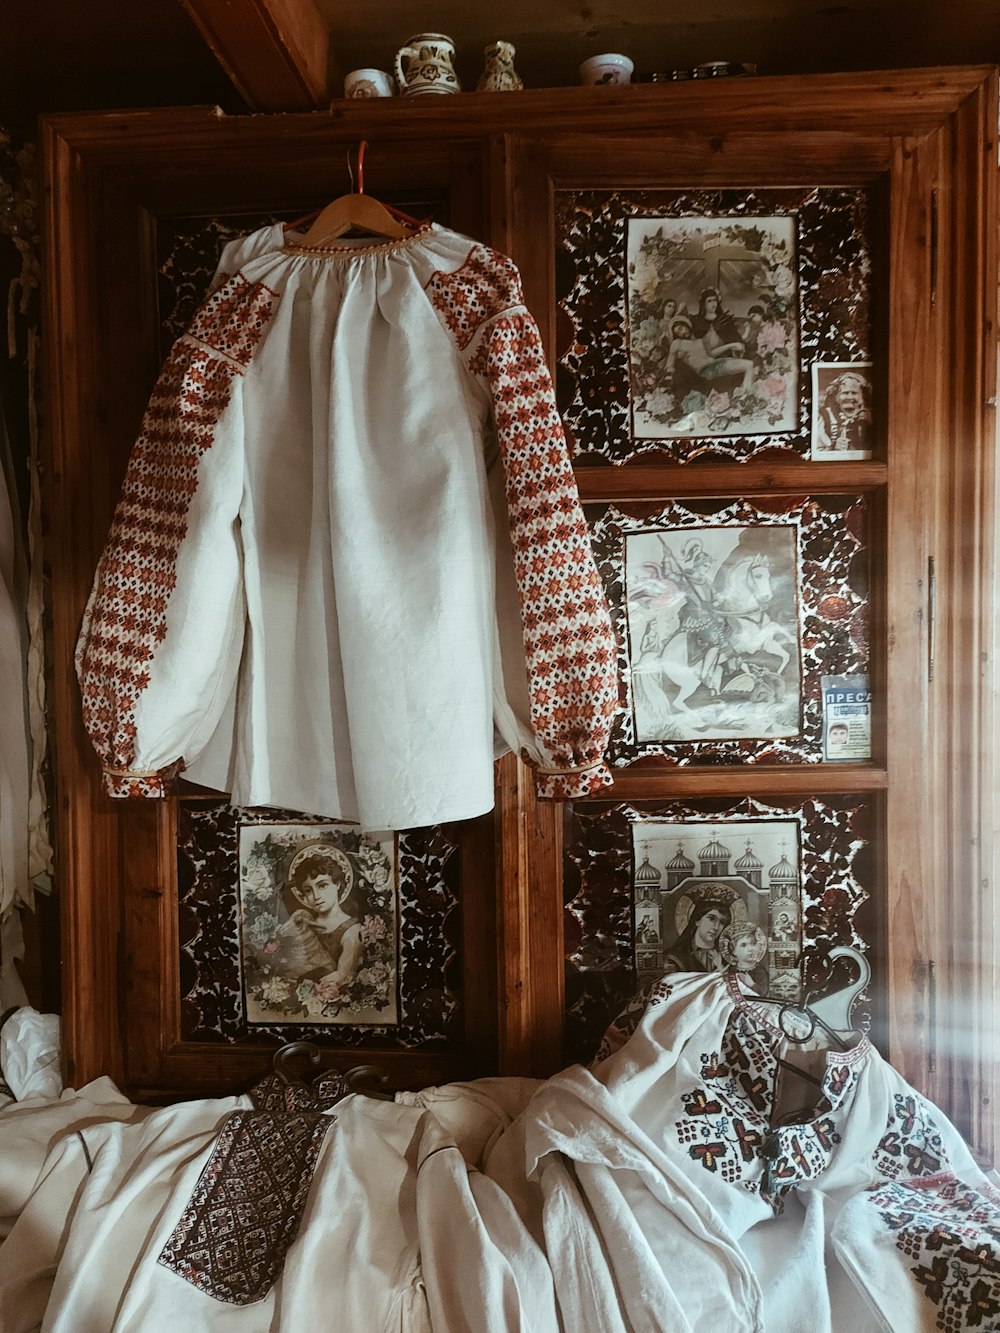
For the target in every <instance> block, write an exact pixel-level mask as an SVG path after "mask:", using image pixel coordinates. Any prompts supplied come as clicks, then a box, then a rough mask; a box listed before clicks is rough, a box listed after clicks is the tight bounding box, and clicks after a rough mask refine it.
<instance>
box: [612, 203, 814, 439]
mask: <svg viewBox="0 0 1000 1333" xmlns="http://www.w3.org/2000/svg"><path fill="white" fill-rule="evenodd" d="M795 241H796V238H795V219H794V218H793V217H739V218H738V217H681V218H672V217H632V218H629V220H628V228H627V241H626V260H627V273H626V277H627V287H628V295H627V313H628V339H629V371H630V380H631V400H632V428H633V434H634V436H635V437H636V438H637V439H646V440H655V439H665V438H671V437H678V436H708V437H711V436H727V435H759V434H772V435H773V434H780V433H782V432H785V431H795V430H797V429H798V424H799V393H798V374H799V370H798V366H799V352H798V347H799V330H798V281H797V276H796V258H795Z"/></svg>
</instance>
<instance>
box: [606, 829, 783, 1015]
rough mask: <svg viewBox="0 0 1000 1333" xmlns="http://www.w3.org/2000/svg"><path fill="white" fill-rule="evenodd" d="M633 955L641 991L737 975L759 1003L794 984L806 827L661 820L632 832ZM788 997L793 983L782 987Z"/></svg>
mask: <svg viewBox="0 0 1000 1333" xmlns="http://www.w3.org/2000/svg"><path fill="white" fill-rule="evenodd" d="M631 833H632V848H633V851H632V860H633V864H634V865H635V873H634V876H633V881H632V883H633V903H634V906H633V954H634V958H635V975H636V982H637V985H638V986H639V987H640V988H641V987H642V986H643V985H644V984H646V983H648V982H652V981H655V980H656V979H657V977H661V976H663V975H664V974H666V973H668V972H716V971H721V970H722V969H723V968H724V967H726V966H731V965H735V966H736V967H737V970H738V971H740V972H741V973H743V974H744V975H745V977H746V978H747V980H748V982H749V984H750V985H751V986H752V987H753V989H754V990H755V991H756V992H757V993H758V994H760V995H768V994H771V993H772V985H773V983H774V981H775V980H776V979H777V978H778V977H779V976H781V977H783V976H784V975H785V974H789V973H790V974H794V977H795V993H794V994H793V995H790V996H786V995H782V997H781V998H782V999H799V998H800V994H799V992H800V989H801V977H800V976H799V973H798V971H797V970H796V969H797V967H798V958H799V954H800V952H801V948H802V938H801V929H802V881H801V872H800V864H801V858H800V853H799V839H800V834H801V827H800V825H799V823H798V822H797V821H796V820H793V819H756V820H751V819H748V820H743V821H739V822H738V823H737V822H736V821H733V822H731V823H728V824H726V825H723V826H721V827H719V828H716V827H714V826H713V825H711V824H709V825H708V826H707V827H706V826H705V825H703V824H691V823H682V822H673V821H670V820H662V819H649V820H646V819H637V820H635V821H634V823H633V824H632V826H631ZM780 984H781V987H782V989H785V988H786V985H787V983H786V982H785V981H784V980H783V981H782V982H781V983H780Z"/></svg>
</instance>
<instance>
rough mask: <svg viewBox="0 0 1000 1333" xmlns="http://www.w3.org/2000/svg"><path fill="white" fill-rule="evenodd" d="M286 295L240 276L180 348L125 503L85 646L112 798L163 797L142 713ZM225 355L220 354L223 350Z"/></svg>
mask: <svg viewBox="0 0 1000 1333" xmlns="http://www.w3.org/2000/svg"><path fill="white" fill-rule="evenodd" d="M274 300H275V294H274V292H272V291H271V290H270V289H269V288H267V287H265V286H263V284H261V283H250V282H247V280H246V279H245V278H243V277H240V276H239V275H237V276H236V277H235V278H232V279H230V281H229V282H227V283H226V284H225V285H224V286H222V287H220V288H219V290H218V291H216V292H215V293H213V294H212V295H211V296H210V297H209V298H208V299H207V300H206V301H205V302H204V303H203V304H202V305H201V307H200V308H199V310H198V311H197V313H196V314H195V317H194V319H193V321H192V323H191V326H190V330H189V333H190V335H191V339H197V342H194V341H191V340H190V339H188V338H187V337H184V336H182V337H181V338H179V339H178V341H177V342H176V343H175V344H174V347H173V348H172V350H171V352H170V355H169V357H168V358H167V361H166V364H165V365H164V367H163V370H162V371H161V372H160V377H159V379H158V380H157V383H156V387H155V389H154V390H153V394H152V397H151V398H150V401H149V406H148V407H147V409H146V414H145V417H144V419H143V423H142V430H141V432H140V435H139V438H138V440H137V441H136V444H135V447H134V448H133V450H132V456H131V458H130V459H129V465H128V471H127V472H126V476H125V483H124V486H123V488H122V494H121V499H120V500H119V502H118V507H117V509H116V511H115V517H114V522H113V524H112V527H111V533H110V536H109V538H108V544H107V546H106V548H105V550H104V554H103V555H102V557H101V561H100V564H99V566H98V570H97V576H96V578H95V580H94V589H93V592H92V593H91V598H90V602H89V604H88V607H87V612H86V615H85V617H84V623H83V628H82V630H81V633H80V639H79V642H78V644H77V654H76V666H77V675H78V676H79V679H80V685H81V689H82V693H83V720H84V726H85V727H86V729H87V732H88V734H89V735H90V738H91V741H92V742H93V744H94V748H95V749H96V750H97V752H98V754H99V755H100V756H101V759H102V761H103V763H104V765H105V767H106V768H107V769H111V770H120V771H118V772H109V773H106V774H105V789H106V790H107V792H108V794H109V795H110V796H162V795H164V783H163V781H162V780H161V778H160V777H159V776H157V775H155V774H149V773H142V774H141V775H136V774H133V773H130V772H129V771H128V770H131V769H135V768H142V767H144V766H143V765H140V764H137V763H136V720H135V708H136V704H137V702H138V700H139V696H140V695H141V694H142V692H143V690H145V689H146V688H147V687H148V685H149V681H150V667H151V664H152V661H153V658H154V656H155V654H156V650H157V647H158V646H159V645H160V644H161V643H162V642H163V640H164V639H165V638H166V635H167V606H168V604H169V601H170V596H171V593H172V592H173V589H174V584H175V570H176V566H177V553H178V550H179V549H180V545H181V542H182V541H183V540H184V537H185V534H186V532H187V515H188V511H189V509H190V506H191V501H192V499H193V497H194V495H195V492H196V491H197V489H198V469H199V466H200V463H201V459H202V457H203V455H204V454H205V452H206V451H207V450H208V449H210V448H211V447H212V443H213V441H214V433H215V427H216V425H217V423H218V421H219V418H220V417H221V416H222V413H223V411H224V410H225V408H226V406H227V404H228V403H229V400H230V398H231V396H232V391H233V385H234V382H235V380H236V377H237V375H239V374H241V373H242V372H241V371H240V366H246V365H247V364H248V363H249V361H250V358H251V356H252V355H253V350H254V347H255V346H256V344H257V342H259V340H260V338H261V335H262V334H263V332H264V329H265V327H266V325H267V322H268V320H269V318H270V315H271V310H272V306H273V304H274ZM216 352H218V353H219V355H216V354H215V353H216Z"/></svg>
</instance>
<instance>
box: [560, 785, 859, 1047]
mask: <svg viewBox="0 0 1000 1333" xmlns="http://www.w3.org/2000/svg"><path fill="white" fill-rule="evenodd" d="M769 818H770V819H784V820H789V819H792V820H796V821H797V822H798V824H799V825H800V829H801V837H800V857H801V860H800V867H801V893H802V917H801V929H802V953H801V959H800V967H801V976H802V985H803V988H804V990H805V991H807V992H808V991H815V990H819V989H821V988H823V987H824V986H825V983H826V982H827V981H828V979H829V978H830V976H831V968H830V964H829V962H828V961H827V957H826V955H827V954H828V953H829V950H830V949H831V948H833V947H834V946H835V945H844V944H846V945H852V946H854V947H855V948H860V949H863V950H865V949H868V947H869V945H870V943H871V939H870V934H871V929H872V927H871V922H870V920H868V919H867V916H866V914H865V912H864V907H865V904H866V903H868V902H869V900H870V897H871V893H872V888H873V870H872V866H871V863H870V861H869V859H868V858H869V850H870V846H871V840H872V833H871V830H872V822H873V811H872V807H871V804H870V803H869V801H867V800H865V799H861V798H858V797H856V796H852V797H846V796H845V797H827V798H825V799H824V800H822V801H820V800H817V799H815V798H809V799H807V800H805V801H797V802H794V801H793V802H787V803H781V804H779V803H773V802H764V801H760V800H756V799H755V798H753V797H742V798H740V799H738V800H735V801H724V800H718V801H698V802H681V801H670V802H656V803H653V802H648V803H647V802H643V803H641V804H635V805H632V804H624V803H623V804H620V805H613V806H612V805H606V804H604V803H603V802H602V803H601V804H600V805H597V804H592V803H580V804H578V805H576V806H574V807H573V811H572V816H571V818H570V821H569V827H568V831H567V837H566V852H565V861H564V876H563V880H564V918H563V919H564V939H565V960H566V963H565V968H566V1045H567V1049H566V1051H565V1052H564V1054H565V1055H566V1057H567V1058H568V1059H576V1060H582V1061H585V1062H586V1061H589V1060H590V1059H592V1058H593V1055H594V1052H595V1051H596V1050H597V1046H598V1043H599V1041H600V1038H601V1034H602V1033H603V1031H604V1028H605V1027H606V1026H607V1024H608V1023H609V1022H610V1020H611V1019H612V1018H613V1017H614V1016H615V1014H616V1013H618V1012H620V1010H621V1009H622V1008H623V1007H624V1006H625V1005H626V1004H627V1003H628V1002H629V1001H630V1000H631V999H632V997H633V995H634V994H635V990H636V980H635V970H634V963H633V952H632V951H633V941H632V915H633V896H634V888H633V885H634V879H635V869H636V866H635V856H634V849H633V836H632V826H633V824H634V823H636V822H637V821H643V822H648V821H650V820H656V819H661V820H664V821H670V822H673V823H678V822H683V823H689V824H691V825H692V826H699V825H702V826H704V825H711V826H712V827H713V829H715V830H719V831H722V830H727V829H728V827H729V826H732V827H733V830H734V832H733V837H735V836H736V829H737V828H738V826H739V825H740V823H741V822H745V821H746V820H761V819H769Z"/></svg>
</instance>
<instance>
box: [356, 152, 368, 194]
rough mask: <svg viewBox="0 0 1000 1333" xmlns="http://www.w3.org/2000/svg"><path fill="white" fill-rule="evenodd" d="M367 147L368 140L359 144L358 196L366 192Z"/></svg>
mask: <svg viewBox="0 0 1000 1333" xmlns="http://www.w3.org/2000/svg"><path fill="white" fill-rule="evenodd" d="M367 147H368V140H367V139H362V140H361V142H360V143H359V144H358V194H364V192H365V149H366V148H367Z"/></svg>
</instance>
